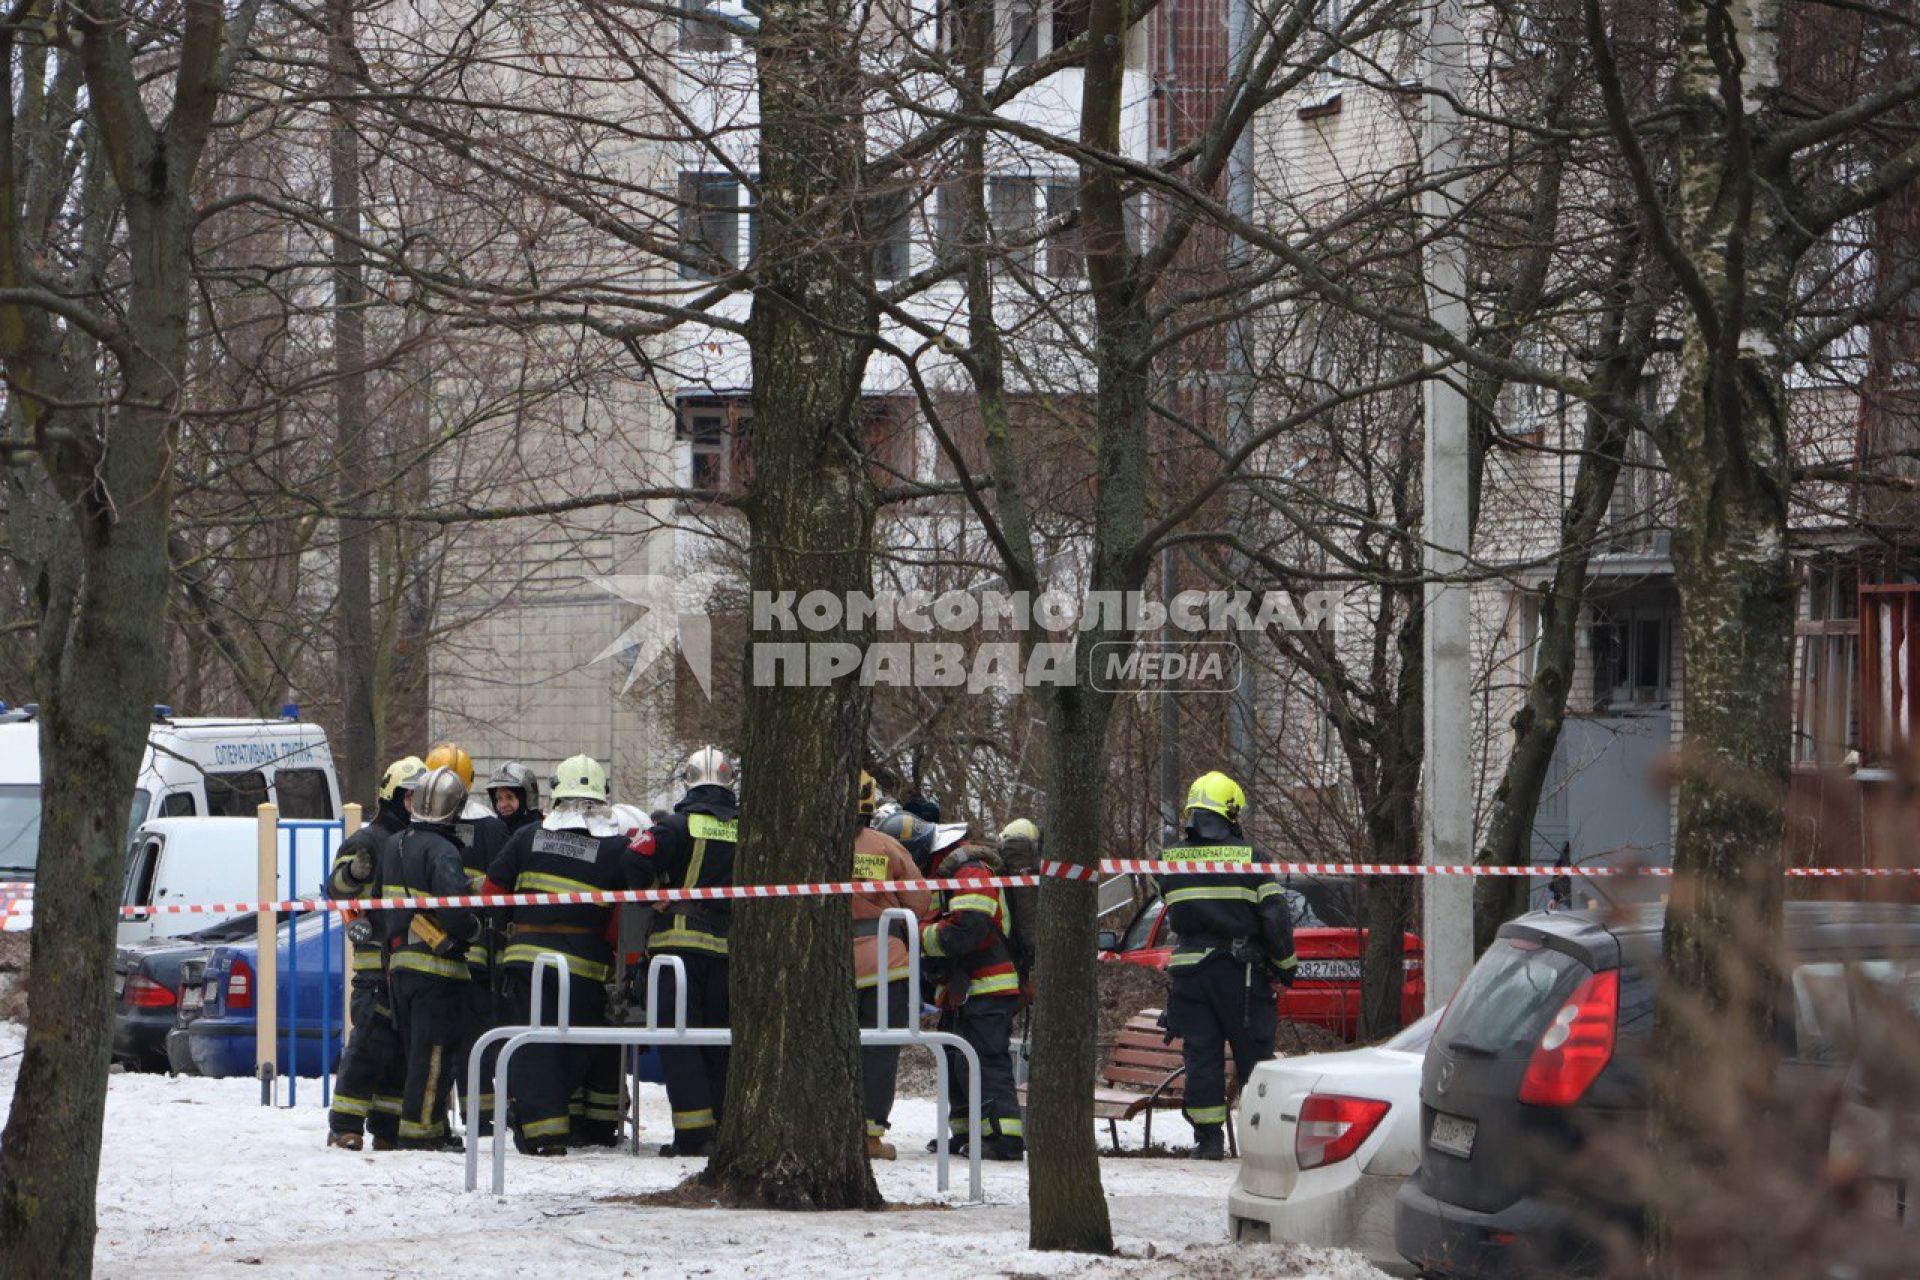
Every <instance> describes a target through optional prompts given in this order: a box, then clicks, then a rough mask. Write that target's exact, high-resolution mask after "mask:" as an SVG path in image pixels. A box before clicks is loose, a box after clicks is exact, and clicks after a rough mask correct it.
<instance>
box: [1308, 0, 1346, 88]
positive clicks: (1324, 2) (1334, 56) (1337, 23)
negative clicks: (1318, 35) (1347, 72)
mask: <svg viewBox="0 0 1920 1280" xmlns="http://www.w3.org/2000/svg"><path fill="white" fill-rule="evenodd" d="M1346 24H1347V0H1320V30H1321V32H1322V34H1324V35H1325V37H1326V41H1327V56H1326V60H1325V61H1324V62H1322V63H1321V64H1320V67H1319V69H1318V70H1317V71H1315V72H1314V77H1313V83H1314V88H1315V89H1316V90H1317V91H1318V93H1319V94H1320V96H1321V97H1323V98H1325V97H1330V96H1332V95H1333V94H1336V93H1338V92H1340V71H1341V68H1342V67H1343V66H1344V65H1345V62H1346V51H1345V50H1344V49H1343V48H1342V47H1341V42H1342V41H1344V40H1345V39H1346V36H1345V35H1344V33H1342V32H1341V30H1340V28H1342V27H1344V26H1346Z"/></svg>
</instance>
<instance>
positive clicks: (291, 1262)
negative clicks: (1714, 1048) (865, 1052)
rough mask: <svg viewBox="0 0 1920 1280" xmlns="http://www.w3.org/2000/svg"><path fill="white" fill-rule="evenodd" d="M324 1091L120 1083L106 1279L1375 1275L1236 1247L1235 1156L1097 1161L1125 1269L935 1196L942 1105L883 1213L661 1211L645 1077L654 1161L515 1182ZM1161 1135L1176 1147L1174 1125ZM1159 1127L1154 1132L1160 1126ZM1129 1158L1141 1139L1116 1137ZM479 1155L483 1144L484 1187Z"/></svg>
mask: <svg viewBox="0 0 1920 1280" xmlns="http://www.w3.org/2000/svg"><path fill="white" fill-rule="evenodd" d="M22 1041H23V1036H22V1033H21V1030H20V1028H19V1027H18V1025H16V1024H5V1023H0V1096H4V1097H9V1098H10V1097H11V1096H12V1093H13V1084H14V1077H15V1075H16V1074H17V1072H18V1069H19V1056H18V1050H19V1049H20V1047H21V1044H22ZM319 1096H320V1090H319V1085H318V1082H316V1081H308V1080H303V1081H301V1082H300V1089H299V1099H300V1104H299V1106H298V1107H296V1108H292V1109H288V1108H284V1107H280V1108H263V1107H261V1106H259V1105H258V1102H259V1086H258V1085H257V1084H256V1083H254V1082H253V1081H250V1080H203V1079H193V1078H179V1079H170V1078H168V1077H165V1076H151V1075H115V1076H113V1077H112V1081H111V1084H110V1087H109V1090H108V1097H107V1119H106V1141H105V1147H104V1150H103V1155H102V1159H101V1172H100V1194H99V1214H100V1234H99V1241H98V1244H97V1246H96V1250H95V1259H96V1273H97V1274H98V1275H101V1276H130V1277H131V1276H142V1277H144V1276H155V1275H165V1276H169V1277H173V1276H236V1275H246V1276H255V1277H257V1276H260V1275H262V1274H266V1275H272V1276H313V1277H329V1278H331V1277H336V1276H338V1275H339V1274H340V1273H341V1272H342V1271H343V1270H350V1271H352V1272H353V1273H354V1274H355V1275H365V1276H396V1277H398V1276H405V1277H408V1280H419V1277H423V1276H443V1275H452V1274H455V1273H458V1274H459V1275H460V1276H462V1277H463V1280H478V1278H480V1277H493V1276H511V1275H519V1274H525V1273H528V1272H529V1271H530V1269H535V1268H537V1270H538V1274H539V1275H540V1277H541V1280H551V1278H552V1277H556V1276H564V1275H574V1274H580V1275H595V1276H614V1275H619V1276H646V1277H649V1278H651V1277H670V1276H716V1277H734V1276H745V1277H775V1276H778V1277H792V1276H796V1275H808V1276H850V1277H857V1276H876V1277H877V1276H889V1277H893V1276H898V1275H901V1274H903V1273H911V1274H912V1275H913V1276H915V1278H916V1280H919V1278H920V1277H927V1278H929V1280H932V1278H935V1277H953V1278H954V1280H963V1278H965V1280H971V1278H972V1277H984V1276H1020V1277H1027V1276H1034V1277H1038V1276H1127V1277H1143V1278H1151V1277H1173V1276H1197V1277H1203V1278H1206V1277H1220V1278H1221V1280H1225V1278H1226V1277H1243V1276H1245V1277H1287V1278H1291V1280H1377V1278H1378V1277H1380V1275H1381V1273H1380V1272H1378V1271H1375V1270H1374V1269H1373V1268H1371V1267H1370V1266H1368V1265H1367V1264H1366V1263H1365V1262H1364V1261H1362V1260H1361V1259H1360V1258H1359V1257H1358V1256H1356V1255H1353V1254H1348V1253H1340V1252H1323V1251H1315V1250H1309V1249H1301V1248H1297V1247H1293V1246H1285V1245H1275V1246H1266V1245H1262V1246H1238V1245H1234V1244H1231V1243H1229V1242H1228V1240H1227V1221H1226V1195H1227V1188H1228V1187H1229V1186H1230V1185H1231V1183H1232V1181H1233V1171H1234V1165H1233V1163H1232V1162H1230V1161H1229V1162H1226V1163H1224V1164H1217V1165H1214V1164H1195V1163H1192V1162H1187V1161H1180V1160H1158V1159H1156V1160H1146V1159H1108V1160H1106V1161H1104V1162H1103V1166H1102V1176H1103V1179H1104V1182H1105V1185H1106V1192H1107V1197H1108V1204H1109V1206H1110V1207H1111V1211H1112V1214H1113V1220H1114V1231H1115V1235H1116V1237H1117V1243H1118V1246H1119V1248H1120V1251H1121V1255H1122V1256H1120V1257H1118V1258H1101V1259H1090V1258H1087V1257H1084V1256H1080V1255H1070V1254H1068V1255H1063V1254H1049V1253H1033V1252H1031V1251H1029V1250H1028V1249H1027V1248H1026V1234H1027V1231H1026V1216H1027V1209H1026V1192H1027V1180H1026V1170H1025V1166H1024V1165H1009V1164H994V1163H991V1162H989V1163H988V1164H987V1165H986V1188H985V1189H986V1195H987V1203H986V1204H984V1205H969V1204H967V1203H966V1186H967V1177H966V1165H965V1162H964V1161H959V1160H956V1161H954V1163H953V1166H952V1168H953V1186H952V1189H951V1190H949V1191H947V1192H945V1193H940V1192H938V1191H936V1190H935V1177H934V1158H933V1156H931V1155H929V1154H927V1153H926V1151H925V1149H924V1148H925V1143H926V1140H927V1138H928V1137H929V1136H930V1135H931V1134H932V1132H933V1125H934V1120H935V1110H934V1104H933V1103H932V1102H931V1101H930V1100H927V1099H913V1098H906V1099H902V1100H901V1102H900V1103H899V1105H898V1106H897V1108H896V1109H895V1113H894V1129H893V1132H894V1136H895V1138H896V1140H897V1144H898V1146H899V1147H900V1159H899V1160H898V1161H896V1162H894V1163H891V1164H888V1163H884V1162H883V1163H880V1164H877V1165H876V1166H875V1173H876V1176H877V1178H878V1179H879V1183H880V1189H881V1192H882V1193H883V1194H884V1195H885V1196H886V1198H887V1200H888V1201H889V1202H890V1203H891V1204H892V1205H895V1206H904V1207H900V1208H895V1209H891V1210H890V1211H888V1212H884V1213H865V1214H862V1213H835V1214H784V1213H767V1212H746V1211H737V1210H725V1209H687V1208H666V1207H657V1206H649V1205H635V1204H631V1203H623V1202H622V1201H621V1200H620V1199H619V1198H620V1197H626V1196H632V1195H635V1194H637V1193H646V1192H650V1191H660V1190H665V1189H667V1188H670V1187H673V1186H675V1185H676V1184H678V1183H679V1182H680V1181H681V1180H682V1179H684V1178H685V1177H687V1176H688V1175H689V1174H691V1173H694V1172H696V1171H697V1170H698V1168H699V1165H700V1162H699V1161H695V1160H663V1159H660V1158H659V1157H657V1156H655V1155H654V1154H652V1153H653V1150H654V1149H655V1148H656V1147H657V1146H658V1145H659V1144H660V1143H661V1142H664V1141H666V1140H667V1138H668V1137H669V1136H670V1131H671V1125H670V1123H669V1120H668V1114H667V1104H666V1098H665V1096H664V1094H663V1093H662V1091H661V1090H660V1088H659V1087H658V1086H653V1085H650V1086H647V1088H646V1090H645V1092H644V1095H643V1098H642V1105H641V1120H642V1123H643V1125H644V1126H645V1127H644V1130H643V1135H642V1136H643V1146H642V1150H643V1152H644V1154H642V1155H641V1156H639V1157H637V1158H635V1157H632V1156H629V1155H627V1154H626V1153H625V1151H624V1150H622V1151H619V1152H600V1151H596V1152H592V1153H575V1154H573V1155H570V1156H568V1157H566V1158H565V1159H559V1160H532V1159H527V1158H524V1157H521V1156H518V1155H514V1154H511V1153H510V1154H509V1156H508V1163H507V1192H508V1194H507V1195H506V1196H505V1197H502V1198H495V1197H493V1196H491V1195H487V1194H485V1193H484V1192H481V1193H475V1194H472V1195H469V1194H466V1193H465V1192H463V1191H462V1190H461V1187H462V1185H463V1184H462V1173H463V1164H462V1158H461V1157H460V1156H459V1155H458V1154H454V1153H447V1154H441V1153H431V1154H429V1153H424V1152H421V1153H415V1152H385V1153H381V1154H377V1155H376V1154H374V1153H372V1152H371V1151H369V1152H365V1153H362V1154H353V1153H349V1152H343V1151H337V1150H333V1149H330V1148H328V1147H326V1146H325V1145H324V1141H325V1129H326V1120H325V1116H324V1113H323V1112H322V1111H321V1109H320V1106H319ZM1160 1126H1165V1127H1166V1129H1168V1130H1169V1137H1170V1138H1172V1140H1174V1141H1180V1140H1182V1139H1183V1138H1184V1137H1185V1134H1184V1132H1182V1130H1183V1126H1182V1125H1180V1124H1179V1122H1178V1121H1174V1122H1172V1123H1171V1124H1169V1123H1168V1118H1167V1117H1164V1116H1163V1117H1162V1118H1161V1122H1160ZM1160 1126H1156V1127H1160ZM1121 1131H1122V1133H1123V1135H1125V1137H1126V1141H1127V1142H1128V1143H1129V1144H1130V1145H1132V1146H1135V1147H1137V1146H1139V1144H1140V1140H1141V1133H1140V1127H1139V1125H1138V1124H1136V1125H1134V1126H1132V1129H1131V1132H1129V1129H1128V1127H1127V1126H1122V1130H1121ZM488 1172H489V1170H488V1165H487V1163H486V1160H485V1150H484V1149H483V1152H482V1162H481V1172H480V1178H481V1185H482V1186H483V1187H484V1186H485V1185H487V1178H488Z"/></svg>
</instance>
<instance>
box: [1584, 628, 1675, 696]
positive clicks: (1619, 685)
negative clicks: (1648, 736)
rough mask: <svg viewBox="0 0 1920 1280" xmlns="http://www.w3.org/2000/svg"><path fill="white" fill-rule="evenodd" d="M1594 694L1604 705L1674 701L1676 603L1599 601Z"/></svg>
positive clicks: (1593, 633) (1594, 631) (1594, 635)
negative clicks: (1671, 693)
mask: <svg viewBox="0 0 1920 1280" xmlns="http://www.w3.org/2000/svg"><path fill="white" fill-rule="evenodd" d="M1593 614H1594V622H1593V629H1592V631H1591V633H1590V635H1591V640H1592V644H1593V694H1594V700H1595V702H1596V703H1597V704H1599V706H1600V707H1602V708H1606V707H1622V706H1650V705H1656V704H1659V703H1664V702H1666V701H1668V700H1669V682H1670V679H1671V671H1672V653H1673V610H1672V608H1671V607H1668V606H1662V605H1656V606H1638V607H1628V606H1621V605H1596V606H1594V611H1593Z"/></svg>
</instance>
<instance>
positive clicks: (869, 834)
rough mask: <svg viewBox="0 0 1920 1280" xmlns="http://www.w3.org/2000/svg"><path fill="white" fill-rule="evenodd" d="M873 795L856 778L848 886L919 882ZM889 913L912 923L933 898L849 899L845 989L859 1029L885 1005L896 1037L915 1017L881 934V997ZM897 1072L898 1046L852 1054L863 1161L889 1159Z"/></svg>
mask: <svg viewBox="0 0 1920 1280" xmlns="http://www.w3.org/2000/svg"><path fill="white" fill-rule="evenodd" d="M877 792H878V788H877V787H876V786H875V784H874V781H873V775H872V774H869V773H862V774H861V775H860V788H859V795H858V801H857V804H858V809H859V823H860V826H859V829H858V830H857V831H855V832H854V836H853V878H854V879H855V880H919V879H921V878H922V877H921V874H920V868H919V867H917V866H915V865H914V861H913V855H912V854H910V853H908V852H907V849H906V846H904V845H902V844H901V843H900V842H899V841H898V840H895V839H894V838H893V837H891V836H888V835H884V834H882V833H881V832H880V831H877V830H875V829H874V827H873V825H872V823H873V814H874V810H875V808H876V807H877V801H878V799H879V796H878V794H877ZM893 907H905V908H906V909H907V910H909V911H911V912H913V914H914V916H915V918H918V917H920V916H924V915H926V914H927V912H928V911H930V910H931V909H932V908H933V894H932V893H931V892H930V891H928V890H925V889H890V890H887V891H886V892H883V893H856V894H854V895H853V985H854V987H855V988H856V989H857V990H858V992H859V999H860V1025H861V1026H862V1027H877V1026H879V1025H880V1016H879V1015H880V1002H881V1000H882V999H884V1000H885V1001H886V1006H887V1025H888V1026H889V1027H892V1028H893V1029H894V1030H896V1031H901V1030H906V1029H907V1028H908V1027H910V1026H912V1025H913V1021H914V1015H915V1011H914V1010H913V1009H911V1008H909V1007H908V999H907V997H908V994H909V992H910V991H911V989H912V983H911V982H909V981H908V980H909V979H910V978H911V977H912V976H913V975H912V971H911V970H910V969H908V967H907V943H906V940H905V939H904V938H902V937H900V936H899V934H898V932H897V931H890V932H889V933H888V934H887V937H886V939H885V942H884V945H885V947H886V953H887V954H886V960H887V975H886V984H885V985H886V992H885V995H884V996H883V995H882V993H881V989H880V988H881V980H880V967H879V966H880V948H881V946H882V945H883V943H882V940H881V938H880V915H881V913H882V912H884V911H887V910H888V909H890V908H893ZM899 1072H900V1046H899V1045H867V1046H862V1048H861V1050H860V1084H861V1100H862V1102H863V1103H864V1105H865V1107H866V1113H867V1158H868V1159H869V1160H891V1159H893V1158H894V1156H895V1155H896V1154H897V1153H896V1152H895V1150H894V1147H893V1144H892V1143H890V1142H888V1141H887V1126H888V1123H889V1121H890V1120H891V1118H892V1115H893V1093H894V1082H895V1080H896V1079H897V1078H898V1076H899Z"/></svg>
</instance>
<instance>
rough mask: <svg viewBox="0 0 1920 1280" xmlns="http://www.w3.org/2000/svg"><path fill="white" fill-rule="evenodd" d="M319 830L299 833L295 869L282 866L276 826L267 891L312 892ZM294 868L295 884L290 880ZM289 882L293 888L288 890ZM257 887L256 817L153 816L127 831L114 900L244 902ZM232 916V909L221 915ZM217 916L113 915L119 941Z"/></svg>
mask: <svg viewBox="0 0 1920 1280" xmlns="http://www.w3.org/2000/svg"><path fill="white" fill-rule="evenodd" d="M323 834H324V833H322V832H319V831H309V832H304V833H302V835H301V836H300V857H299V866H298V868H297V869H295V868H292V867H290V865H289V864H290V863H291V861H292V859H291V857H290V856H289V844H290V839H291V837H292V836H293V832H292V831H291V830H290V829H289V828H287V827H281V828H280V865H279V873H278V875H277V876H276V877H275V881H276V887H275V889H274V895H273V896H274V897H275V898H276V899H278V898H290V897H296V896H299V893H300V892H301V891H304V892H305V893H306V894H307V895H309V896H311V895H313V894H315V893H316V892H317V890H318V888H319V886H320V885H321V883H322V882H323V880H324V878H325V871H324V870H323V868H324V867H325V865H326V861H327V855H326V853H325V852H324V845H323V843H322V838H323ZM296 870H297V874H298V877H299V883H298V885H297V886H294V885H292V879H291V875H292V873H294V872H295V871H296ZM290 887H291V888H292V889H293V892H289V889H290ZM259 889H260V823H259V820H258V819H257V818H154V819H152V820H150V821H148V822H145V823H143V824H141V826H140V829H139V830H137V831H135V832H134V834H133V849H132V851H131V853H130V855H129V856H128V859H127V881H126V888H125V891H124V892H123V893H122V894H121V898H120V901H121V903H122V904H123V905H125V906H129V907H156V906H160V907H163V906H167V905H169V904H173V905H181V904H185V903H209V902H251V901H253V900H254V899H255V898H257V897H258V896H259ZM228 914H232V913H228ZM225 918H226V916H225V915H204V914H200V915H174V914H170V913H166V912H154V913H148V912H144V911H139V912H135V913H134V914H133V915H131V916H127V915H123V916H121V918H120V932H119V935H118V940H119V944H120V945H121V946H123V947H124V946H126V945H127V944H129V943H133V942H139V941H141V940H142V939H144V938H178V937H183V936H185V935H186V934H189V933H195V932H198V931H199V930H201V929H204V928H206V927H207V926H208V925H211V924H215V923H217V922H218V921H220V920H222V919H225Z"/></svg>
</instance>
